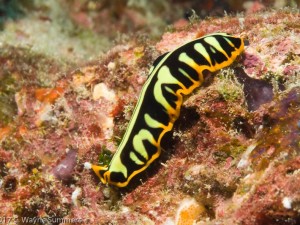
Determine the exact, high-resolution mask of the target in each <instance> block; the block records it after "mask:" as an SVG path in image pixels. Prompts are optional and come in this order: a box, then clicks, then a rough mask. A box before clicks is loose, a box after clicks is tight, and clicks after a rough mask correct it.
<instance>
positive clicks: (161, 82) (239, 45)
mask: <svg viewBox="0 0 300 225" xmlns="http://www.w3.org/2000/svg"><path fill="white" fill-rule="evenodd" d="M243 50H244V41H243V39H242V38H239V37H234V36H231V35H228V34H226V33H214V34H209V35H206V36H204V37H202V38H199V39H196V40H193V41H191V42H189V43H187V44H184V45H182V46H181V47H179V48H177V49H175V50H174V51H172V52H168V53H165V54H164V55H162V56H160V57H159V58H157V59H156V60H155V61H154V64H153V66H152V67H151V69H150V72H149V78H148V79H147V81H146V82H145V84H144V86H143V88H142V91H141V94H140V97H139V100H138V102H137V105H136V107H135V109H134V112H133V115H132V118H131V120H130V122H129V125H128V127H127V130H126V132H125V135H124V137H123V139H122V141H121V143H120V145H119V147H118V150H117V152H116V153H115V154H114V156H113V158H112V160H111V162H110V164H109V165H108V166H96V165H92V169H93V170H94V172H95V173H96V174H97V176H98V177H99V178H100V180H101V182H102V183H104V184H106V183H108V184H112V185H115V186H117V187H126V186H127V185H128V184H129V182H130V180H131V179H132V178H133V177H134V176H136V175H137V174H139V173H140V172H142V171H144V170H145V169H146V168H147V167H148V166H149V165H150V164H151V163H152V162H153V161H154V160H156V159H157V158H158V157H159V155H160V153H161V146H160V144H161V140H162V138H163V137H164V135H165V134H166V133H167V132H169V131H171V130H172V128H173V125H174V122H175V121H176V120H177V118H178V116H179V114H180V108H181V105H182V102H183V96H184V95H188V94H190V93H191V92H192V91H193V90H194V89H195V88H197V87H199V86H200V85H201V84H202V83H203V80H204V78H205V77H204V75H205V71H209V72H215V71H217V70H220V69H222V68H224V67H226V66H229V65H230V64H232V63H233V61H234V60H235V59H236V57H237V56H239V55H240V54H241V53H242V52H243Z"/></svg>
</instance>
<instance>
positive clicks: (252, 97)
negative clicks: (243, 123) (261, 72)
mask: <svg viewBox="0 0 300 225" xmlns="http://www.w3.org/2000/svg"><path fill="white" fill-rule="evenodd" d="M234 71H235V75H236V78H237V80H238V81H239V82H240V83H241V84H243V91H244V95H245V99H246V102H247V106H248V110H249V111H255V110H257V109H258V108H259V107H260V106H261V105H263V104H265V103H268V102H270V101H272V99H273V97H274V93H273V86H272V84H270V83H269V82H267V81H265V80H259V79H254V78H251V77H249V76H248V75H247V74H246V73H245V71H244V70H243V69H242V68H235V69H234Z"/></svg>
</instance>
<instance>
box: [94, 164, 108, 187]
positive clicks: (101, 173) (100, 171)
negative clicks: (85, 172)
mask: <svg viewBox="0 0 300 225" xmlns="http://www.w3.org/2000/svg"><path fill="white" fill-rule="evenodd" d="M91 169H92V170H93V171H94V172H95V174H96V175H97V176H98V177H99V179H100V180H101V182H102V183H103V184H106V183H107V179H106V178H105V174H106V172H107V171H108V167H107V166H97V165H92V166H91Z"/></svg>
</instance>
